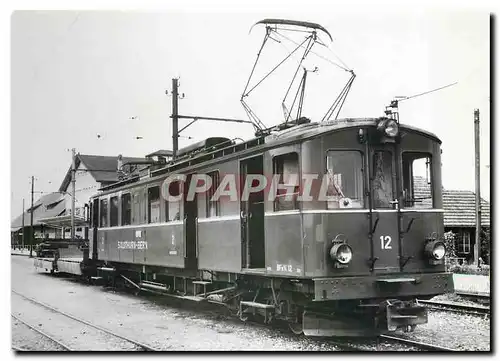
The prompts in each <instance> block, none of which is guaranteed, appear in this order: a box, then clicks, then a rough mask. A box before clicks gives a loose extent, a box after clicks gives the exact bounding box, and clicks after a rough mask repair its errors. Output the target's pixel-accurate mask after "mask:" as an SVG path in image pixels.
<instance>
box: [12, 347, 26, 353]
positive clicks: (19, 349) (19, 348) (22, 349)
mask: <svg viewBox="0 0 500 361" xmlns="http://www.w3.org/2000/svg"><path fill="white" fill-rule="evenodd" d="M11 348H12V349H13V350H14V351H16V352H26V351H28V350H26V349H24V348H21V347H17V346H11Z"/></svg>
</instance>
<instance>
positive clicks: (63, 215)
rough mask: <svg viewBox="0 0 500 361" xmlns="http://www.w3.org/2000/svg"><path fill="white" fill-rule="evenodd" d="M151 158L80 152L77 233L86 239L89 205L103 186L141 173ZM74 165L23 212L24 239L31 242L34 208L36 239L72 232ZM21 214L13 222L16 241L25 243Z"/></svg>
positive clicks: (77, 168)
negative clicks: (54, 187) (49, 190)
mask: <svg viewBox="0 0 500 361" xmlns="http://www.w3.org/2000/svg"><path fill="white" fill-rule="evenodd" d="M151 162H152V161H151V160H150V159H147V158H137V157H122V156H121V155H119V156H118V157H116V156H111V157H110V156H101V155H87V154H77V155H76V157H75V168H76V172H75V227H76V228H75V236H76V237H79V238H85V236H86V229H85V219H86V215H87V212H88V209H87V207H86V204H87V203H88V201H89V199H90V197H91V196H92V195H94V194H96V193H97V192H98V190H99V189H100V188H102V187H104V186H107V185H109V184H112V183H115V182H117V181H118V180H119V179H120V177H121V176H127V175H130V174H136V173H138V172H139V171H140V170H141V169H142V168H145V166H147V165H148V164H150V163H151ZM71 194H72V190H71V166H70V167H69V169H68V171H67V172H66V175H65V177H64V179H63V181H62V183H61V185H60V187H59V190H58V191H56V192H53V193H49V194H46V195H43V196H42V197H40V198H39V199H38V200H37V201H36V203H35V204H34V205H33V210H31V208H30V209H28V210H27V211H26V212H25V214H24V226H25V231H26V234H25V242H26V243H29V241H28V240H29V239H30V238H29V235H30V234H29V230H30V215H31V213H30V212H31V211H33V230H34V234H35V239H42V238H47V237H48V238H68V237H70V234H71V229H70V227H71V200H72V196H71ZM22 218H23V216H22V214H21V215H19V216H18V217H16V218H15V219H14V220H13V221H12V222H11V235H12V242H13V243H14V244H21V242H22V231H23V230H22Z"/></svg>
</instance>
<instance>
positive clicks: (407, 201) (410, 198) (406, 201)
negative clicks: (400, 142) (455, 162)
mask: <svg viewBox="0 0 500 361" xmlns="http://www.w3.org/2000/svg"><path fill="white" fill-rule="evenodd" d="M405 154H408V155H410V156H411V155H417V154H420V155H423V156H422V157H419V158H415V157H411V158H412V160H411V163H410V164H408V172H410V173H411V174H409V181H410V183H411V193H410V194H409V195H408V194H406V195H405V197H403V208H405V209H406V208H407V209H417V210H418V209H434V208H435V207H436V206H435V201H434V193H435V192H434V187H435V180H434V170H433V164H434V161H433V156H432V153H431V152H429V151H414V150H410V151H402V152H401V168H402V171H403V172H402V177H401V180H402V190H403V191H404V190H405V189H406V188H405V185H406V184H405V167H404V166H405V162H404V159H405ZM423 158H427V159H428V160H429V166H428V168H427V169H428V170H429V181H430V183H429V182H428V180H427V177H426V179H425V181H426V182H427V185H428V186H429V191H430V198H429V199H430V200H431V205H430V207H418V206H415V203H418V202H415V198H414V195H415V175H414V174H413V162H415V160H419V159H423ZM424 199H425V198H424ZM424 199H423V200H424ZM411 203H413V204H412V205H411Z"/></svg>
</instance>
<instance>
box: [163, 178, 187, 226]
mask: <svg viewBox="0 0 500 361" xmlns="http://www.w3.org/2000/svg"><path fill="white" fill-rule="evenodd" d="M174 183H178V184H179V194H181V193H182V191H183V184H184V183H183V182H182V181H175V182H172V183H171V184H170V185H169V186H171V185H172V184H174ZM162 187H163V185H162ZM160 191H161V189H160ZM160 198H162V197H161V193H160ZM183 202H184V201H183V199H180V200H178V201H175V202H169V201H168V199H164V202H163V209H164V216H163V219H164V222H178V221H181V220H182V219H183V214H182V213H183V210H182V204H183ZM170 203H176V204H177V205H178V206H179V207H178V209H179V219H169V217H170V213H171V212H170ZM160 217H161V216H160ZM160 219H161V218H160Z"/></svg>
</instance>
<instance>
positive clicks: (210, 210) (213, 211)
mask: <svg viewBox="0 0 500 361" xmlns="http://www.w3.org/2000/svg"><path fill="white" fill-rule="evenodd" d="M207 176H209V177H210V178H211V179H212V186H211V187H210V189H209V190H208V191H207V193H206V215H207V218H208V217H217V216H220V204H219V200H216V201H212V197H213V195H214V193H215V191H216V190H217V188H218V187H219V184H220V180H219V172H218V171H215V172H211V173H208V174H207Z"/></svg>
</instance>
